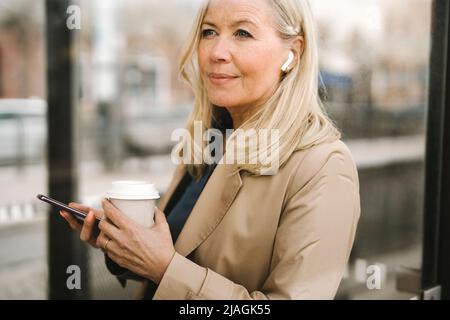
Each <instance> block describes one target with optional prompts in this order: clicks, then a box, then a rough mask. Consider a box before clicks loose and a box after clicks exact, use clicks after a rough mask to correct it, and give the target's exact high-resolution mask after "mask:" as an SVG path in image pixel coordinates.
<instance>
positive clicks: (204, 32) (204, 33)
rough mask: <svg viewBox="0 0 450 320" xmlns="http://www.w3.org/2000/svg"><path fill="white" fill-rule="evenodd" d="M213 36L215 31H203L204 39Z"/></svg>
mask: <svg viewBox="0 0 450 320" xmlns="http://www.w3.org/2000/svg"><path fill="white" fill-rule="evenodd" d="M211 35H214V30H211V29H205V30H203V31H202V38H206V37H209V36H211Z"/></svg>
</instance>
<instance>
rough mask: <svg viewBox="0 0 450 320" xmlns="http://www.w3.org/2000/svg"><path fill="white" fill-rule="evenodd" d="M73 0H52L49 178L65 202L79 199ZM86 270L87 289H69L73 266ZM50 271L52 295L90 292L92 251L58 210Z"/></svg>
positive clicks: (51, 230) (51, 229) (53, 217)
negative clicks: (70, 21) (89, 252)
mask: <svg viewBox="0 0 450 320" xmlns="http://www.w3.org/2000/svg"><path fill="white" fill-rule="evenodd" d="M70 4H71V1H70V0H46V9H45V10H46V22H47V30H46V36H47V86H48V87H47V90H48V97H47V99H48V109H47V126H48V152H47V156H48V159H47V161H48V184H49V195H50V197H53V198H56V199H58V200H60V201H62V202H66V203H68V202H70V201H74V200H76V199H77V189H78V186H77V180H78V179H77V174H78V170H77V153H76V146H77V142H76V141H77V139H76V138H77V134H76V128H77V125H76V119H77V113H76V109H77V93H78V90H75V88H76V84H77V82H76V79H75V70H76V69H75V68H76V66H75V54H74V53H75V51H74V41H73V38H74V35H75V33H76V32H77V31H76V30H69V29H68V28H67V26H66V20H67V17H68V14H67V8H68V7H69V6H70ZM72 265H76V266H78V267H79V268H80V270H81V277H80V279H81V290H77V289H72V290H71V289H69V288H68V286H67V279H68V277H69V276H70V275H72V273H67V272H68V267H69V266H72ZM48 266H49V268H48V273H49V292H48V294H49V298H50V299H80V298H87V297H88V291H89V290H88V287H87V278H88V274H87V271H88V269H87V251H86V247H85V245H84V244H82V243H81V241H80V240H79V238H78V236H77V235H76V234H75V233H74V232H72V231H71V230H70V229H69V228H68V227H67V225H66V223H65V221H63V219H62V218H61V217H60V216H59V213H58V211H57V210H54V209H52V210H51V212H50V216H49V225H48Z"/></svg>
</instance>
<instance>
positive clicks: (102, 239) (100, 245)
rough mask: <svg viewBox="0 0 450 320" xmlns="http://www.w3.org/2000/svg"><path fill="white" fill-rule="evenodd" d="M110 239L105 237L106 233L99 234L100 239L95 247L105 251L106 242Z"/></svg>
mask: <svg viewBox="0 0 450 320" xmlns="http://www.w3.org/2000/svg"><path fill="white" fill-rule="evenodd" d="M108 239H109V238H108V237H107V236H106V235H105V233H104V232H100V234H99V235H98V237H97V240H96V241H95V245H96V246H97V247H98V248H100V249H102V250H104V248H105V244H106V241H108Z"/></svg>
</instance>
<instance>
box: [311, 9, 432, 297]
mask: <svg viewBox="0 0 450 320" xmlns="http://www.w3.org/2000/svg"><path fill="white" fill-rule="evenodd" d="M311 5H312V7H313V10H314V12H315V15H316V19H317V22H318V27H319V33H320V55H321V72H322V78H323V83H324V85H325V87H326V90H323V88H322V92H323V94H324V97H326V101H327V106H328V108H329V111H330V113H331V115H332V116H333V118H334V119H335V120H336V122H337V124H338V125H339V127H340V128H341V129H342V131H343V135H344V141H345V142H346V143H347V145H348V146H349V148H350V149H351V151H352V152H353V155H354V157H355V160H356V162H357V165H358V169H359V175H360V192H361V219H360V222H359V229H358V232H357V238H356V242H355V246H354V250H353V253H352V256H351V259H350V263H349V268H348V272H347V275H346V278H345V280H344V281H343V282H342V285H341V288H340V290H339V293H338V296H337V297H338V298H341V299H380V298H383V299H407V298H411V297H412V296H413V294H409V293H404V292H400V291H399V290H397V288H396V270H397V268H398V267H411V268H420V266H421V260H422V257H421V251H422V244H421V241H422V210H423V208H422V206H423V196H424V190H423V180H424V150H425V116H426V100H427V73H428V59H429V51H430V25H431V1H430V0H410V1H407V2H406V1H398V0H395V1H387V0H370V1H356V0H342V1H331V0H315V1H311Z"/></svg>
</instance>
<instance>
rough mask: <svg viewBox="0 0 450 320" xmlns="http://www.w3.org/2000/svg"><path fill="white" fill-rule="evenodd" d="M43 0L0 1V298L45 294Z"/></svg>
mask: <svg viewBox="0 0 450 320" xmlns="http://www.w3.org/2000/svg"><path fill="white" fill-rule="evenodd" d="M44 26H45V25H44V1H43V0H38V1H36V0H20V1H17V0H2V1H1V2H0V190H1V195H0V299H45V298H46V296H47V264H46V263H47V261H46V228H47V223H46V222H47V219H46V212H47V211H46V210H47V208H46V206H45V205H44V206H42V205H41V204H39V203H37V200H36V198H35V195H36V194H38V193H46V191H47V170H46V165H45V145H46V140H47V137H46V118H45V113H46V88H45V70H46V64H45V38H44V32H45V28H44Z"/></svg>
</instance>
